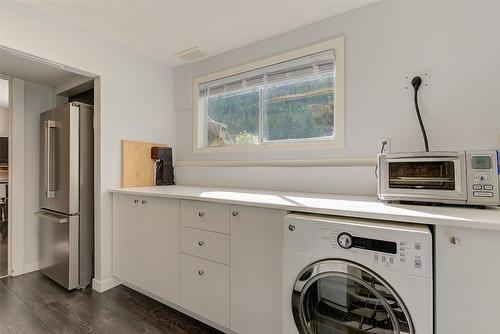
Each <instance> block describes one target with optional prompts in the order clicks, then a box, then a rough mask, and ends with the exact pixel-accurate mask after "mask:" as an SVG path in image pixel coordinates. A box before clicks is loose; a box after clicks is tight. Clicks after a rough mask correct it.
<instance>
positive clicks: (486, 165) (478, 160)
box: [471, 155, 491, 169]
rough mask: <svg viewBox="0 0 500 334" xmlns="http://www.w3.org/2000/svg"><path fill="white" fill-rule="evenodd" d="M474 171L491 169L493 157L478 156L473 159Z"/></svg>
mask: <svg viewBox="0 0 500 334" xmlns="http://www.w3.org/2000/svg"><path fill="white" fill-rule="evenodd" d="M471 167H472V169H491V157H490V156H489V155H476V156H473V157H472V158H471Z"/></svg>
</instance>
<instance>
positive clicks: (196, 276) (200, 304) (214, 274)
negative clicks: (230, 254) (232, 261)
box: [180, 254, 229, 328]
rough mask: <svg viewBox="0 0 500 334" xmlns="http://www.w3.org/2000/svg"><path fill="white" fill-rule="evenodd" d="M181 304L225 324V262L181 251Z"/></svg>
mask: <svg viewBox="0 0 500 334" xmlns="http://www.w3.org/2000/svg"><path fill="white" fill-rule="evenodd" d="M180 278H181V284H180V286H181V291H180V304H181V306H182V307H184V308H186V309H188V310H190V311H192V312H194V313H196V314H198V315H200V316H202V317H204V318H206V319H208V320H211V321H213V322H215V323H217V324H219V325H222V326H224V327H227V328H229V266H226V265H223V264H219V263H215V262H212V261H207V260H203V259H200V258H197V257H194V256H190V255H186V254H181V277H180Z"/></svg>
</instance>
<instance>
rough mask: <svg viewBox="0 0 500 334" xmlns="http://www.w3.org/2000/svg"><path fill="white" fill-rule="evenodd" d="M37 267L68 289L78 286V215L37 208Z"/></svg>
mask: <svg viewBox="0 0 500 334" xmlns="http://www.w3.org/2000/svg"><path fill="white" fill-rule="evenodd" d="M36 215H37V216H39V217H40V271H41V272H42V273H43V274H44V275H47V276H48V277H50V278H51V279H53V280H54V281H56V282H57V283H59V284H60V285H62V286H63V287H65V288H66V289H68V290H71V289H74V288H77V287H79V255H78V254H79V251H78V248H79V247H78V239H79V237H78V234H79V224H80V217H79V216H78V215H72V216H68V215H63V214H59V213H55V212H50V211H39V212H37V213H36Z"/></svg>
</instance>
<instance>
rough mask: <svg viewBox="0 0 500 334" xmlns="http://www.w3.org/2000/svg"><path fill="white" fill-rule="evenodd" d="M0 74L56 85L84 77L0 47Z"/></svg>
mask: <svg viewBox="0 0 500 334" xmlns="http://www.w3.org/2000/svg"><path fill="white" fill-rule="evenodd" d="M0 74H3V75H6V76H8V77H13V78H18V79H22V80H27V81H32V82H37V83H40V84H43V85H47V86H58V85H60V84H63V83H66V82H69V81H70V80H77V79H80V78H82V79H83V78H84V77H83V76H81V75H78V74H75V73H72V72H69V71H66V70H64V69H61V68H58V67H55V66H52V65H48V64H45V63H42V62H40V61H37V60H34V59H31V58H28V57H23V56H21V55H19V54H16V53H12V52H10V51H8V50H4V49H1V48H0Z"/></svg>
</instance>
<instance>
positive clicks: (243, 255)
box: [230, 206, 286, 334]
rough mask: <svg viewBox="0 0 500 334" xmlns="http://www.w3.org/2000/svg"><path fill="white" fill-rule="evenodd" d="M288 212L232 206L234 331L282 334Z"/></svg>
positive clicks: (248, 333) (232, 310)
mask: <svg viewBox="0 0 500 334" xmlns="http://www.w3.org/2000/svg"><path fill="white" fill-rule="evenodd" d="M285 214H286V212H284V211H281V210H271V209H263V208H252V207H244V206H231V294H230V295H231V330H233V331H235V332H237V333H239V334H255V333H259V334H276V333H282V312H283V307H282V285H283V277H282V272H283V222H284V219H285Z"/></svg>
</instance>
